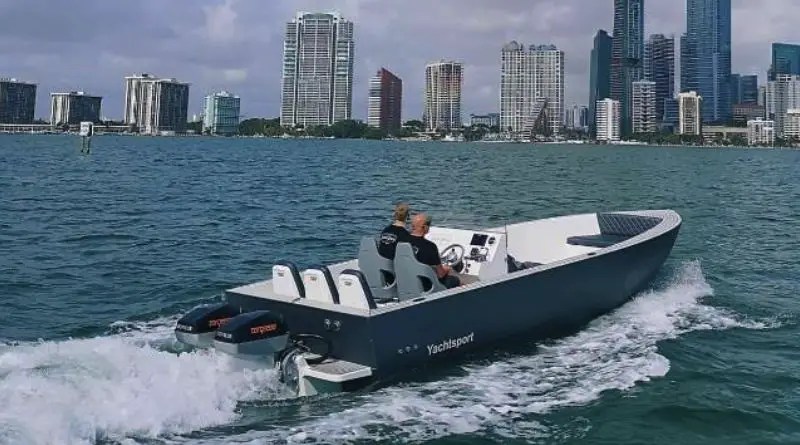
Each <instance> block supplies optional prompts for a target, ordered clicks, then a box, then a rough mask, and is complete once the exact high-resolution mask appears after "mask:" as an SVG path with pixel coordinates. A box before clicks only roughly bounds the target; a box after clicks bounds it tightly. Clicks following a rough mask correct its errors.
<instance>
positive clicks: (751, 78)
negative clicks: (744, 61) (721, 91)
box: [730, 74, 758, 105]
mask: <svg viewBox="0 0 800 445" xmlns="http://www.w3.org/2000/svg"><path fill="white" fill-rule="evenodd" d="M730 83H731V103H732V104H733V105H737V104H757V103H758V76H757V75H755V74H731V82H730Z"/></svg>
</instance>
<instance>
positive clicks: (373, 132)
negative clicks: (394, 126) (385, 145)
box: [363, 127, 388, 140]
mask: <svg viewBox="0 0 800 445" xmlns="http://www.w3.org/2000/svg"><path fill="white" fill-rule="evenodd" d="M363 136H364V139H372V140H381V139H385V138H386V136H388V133H387V132H386V130H383V129H381V128H377V127H367V129H366V130H364V135H363Z"/></svg>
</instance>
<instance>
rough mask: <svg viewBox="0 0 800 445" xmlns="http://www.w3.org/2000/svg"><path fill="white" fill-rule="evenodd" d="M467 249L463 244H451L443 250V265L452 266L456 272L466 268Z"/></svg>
mask: <svg viewBox="0 0 800 445" xmlns="http://www.w3.org/2000/svg"><path fill="white" fill-rule="evenodd" d="M465 252H466V249H464V246H462V245H461V244H451V245H449V246H447V247H446V248H445V249H444V250H442V256H441V258H442V264H445V265H447V266H450V267H452V268H453V270H455V271H456V272H460V271H461V269H463V268H464V253H465Z"/></svg>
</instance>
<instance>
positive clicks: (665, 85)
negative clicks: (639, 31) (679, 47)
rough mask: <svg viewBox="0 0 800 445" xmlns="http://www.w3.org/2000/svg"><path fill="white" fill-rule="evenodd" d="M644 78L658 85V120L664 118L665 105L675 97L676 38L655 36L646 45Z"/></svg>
mask: <svg viewBox="0 0 800 445" xmlns="http://www.w3.org/2000/svg"><path fill="white" fill-rule="evenodd" d="M644 54H645V56H644V77H645V79H647V80H650V81H653V82H655V83H656V97H655V104H656V109H655V112H656V118H657V119H658V120H662V119H663V118H664V103H665V101H666V100H667V99H673V98H674V97H675V38H674V37H665V36H664V35H663V34H653V35H651V36H650V38H649V39H648V40H647V43H645V45H644Z"/></svg>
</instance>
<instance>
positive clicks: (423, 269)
mask: <svg viewBox="0 0 800 445" xmlns="http://www.w3.org/2000/svg"><path fill="white" fill-rule="evenodd" d="M394 266H395V272H396V273H397V296H398V298H399V299H400V301H404V300H410V299H412V298H416V297H419V296H420V295H427V294H432V293H434V292H439V291H443V290H446V289H447V288H446V287H445V286H444V284H442V283H441V282H440V281H439V278H438V277H437V276H436V272H434V270H433V268H432V267H431V266H429V265H427V264H422V263H420V262H419V261H417V258H416V257H415V256H414V250H413V249H412V248H411V244H409V243H397V252H396V253H395V256H394Z"/></svg>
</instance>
